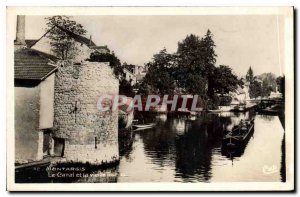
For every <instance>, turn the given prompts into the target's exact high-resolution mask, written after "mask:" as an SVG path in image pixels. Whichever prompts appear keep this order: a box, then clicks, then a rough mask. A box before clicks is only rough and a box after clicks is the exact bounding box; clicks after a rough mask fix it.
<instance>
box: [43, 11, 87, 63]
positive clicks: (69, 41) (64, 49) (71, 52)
mask: <svg viewBox="0 0 300 197" xmlns="http://www.w3.org/2000/svg"><path fill="white" fill-rule="evenodd" d="M46 20H47V29H46V30H47V31H49V33H48V34H47V37H48V38H49V39H50V40H51V42H50V45H51V47H52V49H51V50H52V51H53V53H54V54H55V55H56V56H57V57H59V58H61V59H63V60H65V59H71V58H74V57H75V56H76V55H77V52H78V48H77V46H76V42H75V40H74V39H73V38H72V37H70V36H69V35H68V34H67V33H66V32H65V31H63V30H62V29H61V28H63V29H66V30H68V31H70V32H72V33H74V34H77V35H85V33H86V30H85V29H84V28H83V26H82V25H81V24H78V23H76V21H73V20H71V19H70V17H69V16H51V17H46ZM58 27H60V28H58Z"/></svg>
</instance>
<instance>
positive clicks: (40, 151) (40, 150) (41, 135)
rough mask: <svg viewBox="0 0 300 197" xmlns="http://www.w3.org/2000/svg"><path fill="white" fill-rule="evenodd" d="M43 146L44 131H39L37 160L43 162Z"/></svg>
mask: <svg viewBox="0 0 300 197" xmlns="http://www.w3.org/2000/svg"><path fill="white" fill-rule="evenodd" d="M43 146H44V131H43V130H38V150H37V155H36V160H37V161H39V160H42V159H43V154H44V153H43Z"/></svg>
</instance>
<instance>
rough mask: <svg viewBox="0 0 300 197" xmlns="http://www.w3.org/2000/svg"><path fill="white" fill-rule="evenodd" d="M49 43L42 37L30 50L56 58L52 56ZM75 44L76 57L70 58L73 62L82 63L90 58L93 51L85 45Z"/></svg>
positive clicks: (48, 40) (47, 39)
mask: <svg viewBox="0 0 300 197" xmlns="http://www.w3.org/2000/svg"><path fill="white" fill-rule="evenodd" d="M50 42H51V40H50V39H49V38H47V37H43V38H42V39H41V40H39V41H38V42H37V43H36V44H35V45H34V46H32V48H33V49H36V50H39V51H42V52H45V53H48V54H52V55H55V56H56V54H54V53H53V51H52V50H51V48H52V47H51V45H50ZM75 43H76V47H77V49H78V51H77V52H76V55H75V56H74V58H72V60H73V61H74V62H82V61H84V60H86V59H88V58H89V57H90V54H91V52H93V51H94V50H92V49H90V48H89V47H88V46H86V45H85V44H81V43H79V42H75Z"/></svg>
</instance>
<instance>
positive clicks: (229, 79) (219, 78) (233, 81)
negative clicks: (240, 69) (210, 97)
mask: <svg viewBox="0 0 300 197" xmlns="http://www.w3.org/2000/svg"><path fill="white" fill-rule="evenodd" d="M211 83H212V85H213V90H214V92H215V93H220V94H226V93H229V92H230V91H234V90H235V89H236V88H237V86H238V85H241V83H242V82H241V80H239V79H238V77H237V76H236V75H234V74H233V73H232V69H231V68H230V67H229V66H226V65H220V66H219V67H217V68H215V70H214V80H213V81H212V82H211Z"/></svg>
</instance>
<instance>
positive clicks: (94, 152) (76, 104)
mask: <svg viewBox="0 0 300 197" xmlns="http://www.w3.org/2000/svg"><path fill="white" fill-rule="evenodd" d="M118 92H119V82H118V80H117V79H116V78H115V77H114V75H113V71H112V69H111V68H110V66H109V64H108V63H99V62H83V63H82V64H81V65H73V64H72V63H71V62H63V65H62V66H59V68H58V71H57V72H56V79H55V97H54V98H55V101H54V102H55V104H54V132H53V136H54V137H56V138H63V139H65V149H64V157H65V160H66V161H67V162H82V163H86V162H89V163H91V164H103V163H109V162H114V161H117V160H118V159H119V151H118V112H117V111H106V112H101V111H100V110H98V109H97V101H98V98H99V97H100V96H101V95H103V94H118Z"/></svg>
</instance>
